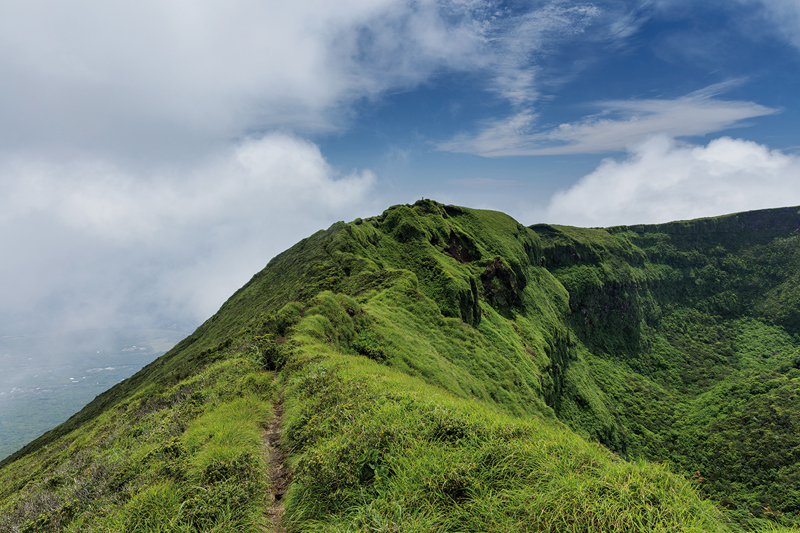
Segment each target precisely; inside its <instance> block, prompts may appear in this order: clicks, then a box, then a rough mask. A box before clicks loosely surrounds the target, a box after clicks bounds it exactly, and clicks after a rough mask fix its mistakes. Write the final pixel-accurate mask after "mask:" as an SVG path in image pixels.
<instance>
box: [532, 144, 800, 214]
mask: <svg viewBox="0 0 800 533" xmlns="http://www.w3.org/2000/svg"><path fill="white" fill-rule="evenodd" d="M797 176H800V157H798V156H796V155H791V154H786V153H783V152H781V151H779V150H770V149H768V148H767V147H766V146H764V145H761V144H757V143H754V142H751V141H745V140H741V139H732V138H729V137H723V138H720V139H716V140H714V141H711V142H710V143H708V144H707V145H705V146H693V145H686V144H681V143H678V142H676V141H675V140H674V139H671V138H669V137H667V136H664V135H659V136H654V137H652V138H650V139H648V140H646V141H644V142H642V143H640V144H638V145H635V146H633V147H631V148H630V149H629V151H628V154H627V157H626V158H624V159H623V160H621V161H617V160H614V159H605V160H603V162H602V163H601V164H600V166H599V167H597V169H596V170H595V171H594V172H592V173H591V174H589V175H587V176H585V177H583V178H582V179H581V180H580V181H579V182H578V183H576V184H575V185H573V186H572V187H570V188H569V189H567V190H565V191H562V192H559V193H557V194H556V195H554V196H553V198H552V199H551V201H550V204H549V206H548V207H547V208H546V209H545V210H544V212H542V213H537V214H535V215H534V216H535V217H536V218H537V219H538V220H537V221H542V222H549V223H557V224H568V225H576V226H592V227H596V226H604V227H605V226H614V225H625V224H637V223H660V222H668V221H672V220H686V219H693V218H699V217H707V216H715V215H722V214H727V213H733V212H739V211H749V210H754V209H764V208H770V207H776V206H782V205H783V206H785V205H800V180H798V179H797Z"/></svg>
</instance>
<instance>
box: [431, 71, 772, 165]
mask: <svg viewBox="0 0 800 533" xmlns="http://www.w3.org/2000/svg"><path fill="white" fill-rule="evenodd" d="M728 85H730V84H729V83H728V84H720V85H715V86H712V87H707V88H705V89H703V90H701V91H696V92H694V93H691V94H689V95H686V96H683V97H680V98H675V99H646V100H645V99H643V100H614V101H607V102H599V103H597V104H596V106H597V107H599V108H600V109H601V111H600V112H599V113H597V114H594V115H591V116H588V117H585V118H584V119H582V120H580V121H578V122H575V123H569V124H561V125H559V126H558V127H555V128H552V129H550V130H547V131H541V132H539V131H535V130H534V128H535V125H536V119H537V115H536V114H534V113H532V112H531V111H529V110H525V111H521V112H519V113H517V114H515V115H513V116H512V117H510V118H508V119H503V120H500V121H496V122H493V123H491V124H488V125H487V126H486V127H485V128H484V129H483V130H482V131H481V132H480V133H478V134H477V135H475V136H469V135H462V136H459V137H456V138H454V139H452V140H451V141H447V142H443V143H440V144H439V145H437V149H438V150H442V151H448V152H466V153H472V154H477V155H482V156H486V157H497V156H520V155H560V154H581V153H600V152H608V151H619V150H624V149H625V147H626V146H628V145H630V144H631V143H636V142H640V141H642V140H643V139H645V138H647V137H648V136H651V135H654V134H665V135H668V136H671V137H682V136H692V135H705V134H707V133H711V132H716V131H721V130H724V129H727V128H730V127H733V126H736V125H737V124H740V123H741V121H743V120H746V119H749V118H754V117H759V116H764V115H769V114H772V113H775V112H776V110H774V109H770V108H768V107H765V106H762V105H760V104H756V103H753V102H742V101H735V100H734V101H731V100H720V99H717V98H715V97H714V96H715V95H716V94H718V93H719V92H720V91H721V90H723V89H724V88H725V87H726V86H728Z"/></svg>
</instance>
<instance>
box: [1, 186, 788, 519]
mask: <svg viewBox="0 0 800 533" xmlns="http://www.w3.org/2000/svg"><path fill="white" fill-rule="evenodd" d="M798 231H800V215H798V212H797V208H793V209H779V210H770V211H760V212H753V213H743V214H738V215H730V216H726V217H718V218H714V219H703V220H698V221H691V222H677V223H672V224H663V225H658V226H634V227H620V228H609V229H580V228H570V227H562V226H549V225H536V226H532V227H524V226H522V225H520V224H518V223H517V222H516V221H514V220H513V219H511V218H510V217H508V216H506V215H504V214H502V213H497V212H491V211H479V210H472V209H466V208H460V207H454V206H444V205H441V204H438V203H436V202H433V201H429V200H426V201H420V202H417V203H416V204H414V205H413V206H408V205H401V206H395V207H392V208H390V209H388V210H387V211H386V212H384V213H383V214H382V215H380V216H378V217H373V218H370V219H364V220H361V219H357V220H355V221H354V222H352V223H349V224H345V223H337V224H334V225H333V226H332V227H331V228H329V229H328V230H326V231H320V232H318V233H316V234H314V235H312V236H311V237H309V238H308V239H305V240H303V241H301V242H300V243H298V244H297V245H295V246H294V247H292V248H291V249H290V250H287V251H286V252H284V253H283V254H281V255H279V256H277V257H276V258H275V259H273V260H272V261H271V262H270V263H269V265H267V267H266V268H265V269H264V270H263V271H261V272H260V273H258V274H257V275H256V276H254V277H253V278H252V279H251V280H250V282H248V283H247V284H246V285H245V286H244V287H242V289H240V290H239V291H237V292H236V293H235V294H234V295H233V296H232V297H231V298H230V299H229V300H228V301H227V302H226V303H225V305H223V307H222V308H221V309H220V311H219V312H218V313H217V314H216V315H214V316H213V317H212V318H210V319H209V320H208V321H207V322H206V323H205V324H203V325H202V326H201V327H200V328H198V330H197V331H195V332H194V333H193V334H192V335H190V336H189V337H187V338H186V339H184V340H183V341H182V342H181V343H179V344H178V345H177V346H176V347H175V348H173V349H172V350H171V351H170V352H168V353H167V354H165V355H164V356H162V357H161V358H159V359H158V360H157V361H155V362H154V363H152V364H150V365H148V366H147V367H145V368H144V369H143V370H142V371H141V372H139V373H138V374H136V375H135V376H133V377H132V378H130V379H128V380H126V381H124V382H122V383H120V384H119V385H117V386H115V387H113V388H112V389H110V390H109V391H107V392H106V393H103V394H102V395H100V396H98V397H97V398H96V399H95V400H94V401H93V402H91V403H90V404H89V405H87V406H86V408H84V409H83V410H82V411H81V412H79V413H77V414H76V415H75V416H73V417H72V418H71V419H70V420H68V421H67V422H66V423H65V424H63V425H61V426H59V427H58V428H56V429H54V430H53V431H51V432H49V433H47V434H45V435H43V436H42V437H40V438H39V439H37V440H36V441H34V442H32V443H30V444H29V445H27V446H26V447H24V448H23V449H22V450H20V451H19V452H17V453H15V454H14V455H12V456H10V457H9V458H7V459H6V460H4V461H3V462H2V463H0V531H25V532H29V531H31V532H32V531H84V530H92V531H131V532H134V531H251V530H252V531H262V530H267V531H269V530H274V531H279V530H288V531H331V532H333V531H476V532H477V531H630V532H634V531H664V532H667V531H669V532H673V531H739V530H748V529H754V530H769V531H773V530H774V531H778V530H781V529H782V528H783V530H787V531H788V530H789V529H790V528H792V527H793V526H794V525H796V524H800V442H798V441H800V431H798V429H800V428H798V427H797V425H798V422H797V420H798V415H800V403H799V402H798V392H800V390H799V389H800V381H799V380H798V378H799V377H800V354H798V347H800V338H799V337H798V334H799V333H800V331H798V330H799V329H800V322H799V321H798V317H800V308H799V307H798V306H800V298H798V296H800V294H798V292H800V283H798V279H797V276H798V273H797V270H796V268H795V266H796V265H797V264H798V262H797V259H798V255H797V254H798V253H800V240H798V239H800V237H798V236H797V233H798ZM278 426H279V427H280V428H281V432H280V441H279V443H278V444H276V445H270V444H269V443H268V441H269V440H270V439H269V438H268V434H269V433H270V431H265V429H266V428H268V427H269V428H274V427H278ZM276 447H277V449H278V451H279V452H280V453H276ZM284 457H285V459H284ZM284 462H285V463H286V464H282V463H284ZM278 463H281V464H278ZM286 469H288V470H290V471H291V479H292V481H291V484H290V485H289V487H288V492H286V493H285V494H284V490H285V485H286V483H285V482H286V477H285V475H282V476H283V477H281V476H279V475H276V472H282V471H284V470H286ZM281 528H282V529H281Z"/></svg>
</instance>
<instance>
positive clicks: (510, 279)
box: [481, 258, 525, 311]
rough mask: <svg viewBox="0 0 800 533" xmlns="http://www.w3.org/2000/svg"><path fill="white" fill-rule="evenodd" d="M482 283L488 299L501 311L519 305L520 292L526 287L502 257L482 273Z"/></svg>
mask: <svg viewBox="0 0 800 533" xmlns="http://www.w3.org/2000/svg"><path fill="white" fill-rule="evenodd" d="M481 285H483V294H484V297H485V298H486V301H487V302H489V305H491V306H492V307H494V308H495V309H498V310H500V311H507V310H509V309H511V308H512V307H514V306H516V305H519V304H520V303H521V299H520V295H519V293H520V292H521V291H522V289H523V288H525V284H524V283H519V282H518V280H517V275H516V274H515V273H514V271H513V270H511V268H510V267H508V266H507V265H506V264H505V263H503V261H502V260H501V259H500V258H496V259H495V260H494V262H493V263H491V264H490V265H489V266H487V267H486V269H485V270H484V271H483V272H482V273H481Z"/></svg>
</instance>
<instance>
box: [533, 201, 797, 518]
mask: <svg viewBox="0 0 800 533" xmlns="http://www.w3.org/2000/svg"><path fill="white" fill-rule="evenodd" d="M533 229H534V230H535V231H536V232H537V233H538V234H539V235H540V237H541V239H542V242H543V247H544V251H543V254H544V257H545V261H546V262H547V265H548V268H549V269H550V271H551V272H552V273H553V274H554V275H555V276H556V277H557V278H558V279H559V281H561V283H562V284H563V285H564V287H565V288H566V289H567V290H568V291H569V293H570V304H569V305H570V312H571V315H570V319H569V324H570V327H571V330H572V331H574V332H575V334H576V336H577V337H578V338H579V339H580V341H579V345H580V346H581V351H582V354H585V358H586V360H587V362H588V364H589V365H590V367H591V374H592V376H593V377H594V379H595V382H596V383H598V384H599V386H600V389H601V391H602V395H603V396H604V398H605V399H606V402H607V404H608V405H609V407H610V408H611V409H612V410H613V411H614V412H615V414H616V416H617V417H618V419H619V428H620V434H621V435H622V441H621V443H619V444H617V445H616V446H617V449H618V450H619V451H621V452H624V453H626V454H628V455H629V456H642V457H646V458H648V459H661V460H668V461H670V462H671V463H673V464H675V465H676V468H683V469H686V470H687V471H691V472H695V474H694V475H695V477H696V478H698V479H700V478H702V480H703V481H702V487H703V489H704V491H705V492H707V493H708V494H709V495H711V496H713V497H714V498H715V499H717V500H718V501H721V502H723V503H724V505H726V506H727V507H729V508H730V509H732V510H735V512H734V513H733V515H734V516H736V517H737V519H738V520H739V521H741V522H748V521H752V520H751V517H753V516H761V517H769V518H774V517H776V516H778V515H783V516H784V519H786V518H787V517H790V516H795V517H796V516H798V513H800V506H798V503H800V499H798V487H799V485H798V479H800V477H798V476H800V474H798V473H799V472H800V468H799V466H800V463H798V459H799V458H800V456H798V455H797V452H796V450H797V449H798V448H797V446H798V445H800V441H799V440H798V435H800V433H798V431H797V429H798V428H797V427H796V420H797V418H796V415H797V414H800V402H798V395H797V392H798V388H800V381H798V380H797V378H798V377H800V371H798V367H800V356H799V355H798V347H800V338H798V328H799V327H800V322H799V321H798V305H800V298H798V296H800V294H798V290H799V289H800V285H798V283H797V282H798V278H797V272H798V270H797V266H798V264H800V263H799V260H800V236H798V233H800V214H799V213H798V209H797V208H785V209H773V210H765V211H757V212H751V213H739V214H735V215H729V216H724V217H717V218H711V219H703V220H697V221H690V222H676V223H671V224H662V225H655V226H634V227H620V228H609V229H607V230H604V229H596V230H583V229H577V228H564V227H554V226H536V227H534V228H533ZM580 394H581V392H580V391H578V392H576V393H575V395H574V396H575V397H576V398H577V399H573V400H570V399H568V398H565V399H564V400H563V402H564V404H562V407H561V409H559V410H558V414H559V417H560V418H561V419H563V420H565V421H568V422H569V423H571V424H572V425H573V427H578V428H582V429H583V431H586V432H588V433H590V434H593V435H597V434H598V432H597V431H593V428H592V426H591V424H592V422H591V421H590V420H589V421H587V420H586V419H585V417H582V414H581V413H580V410H579V409H576V408H575V406H576V405H578V404H579V403H580Z"/></svg>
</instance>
